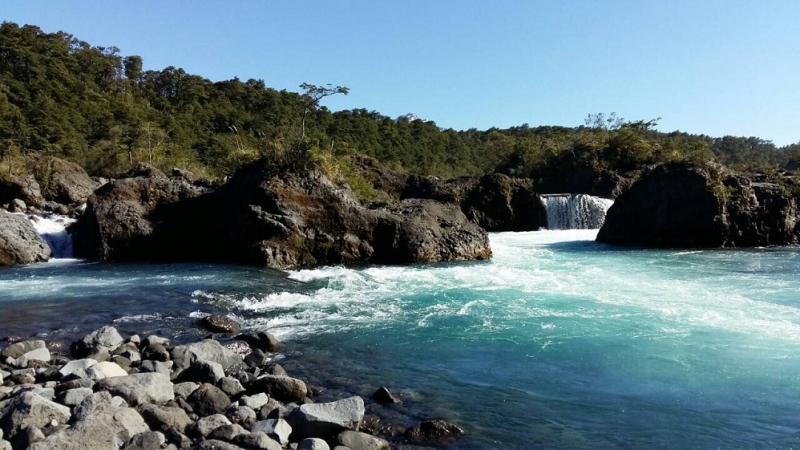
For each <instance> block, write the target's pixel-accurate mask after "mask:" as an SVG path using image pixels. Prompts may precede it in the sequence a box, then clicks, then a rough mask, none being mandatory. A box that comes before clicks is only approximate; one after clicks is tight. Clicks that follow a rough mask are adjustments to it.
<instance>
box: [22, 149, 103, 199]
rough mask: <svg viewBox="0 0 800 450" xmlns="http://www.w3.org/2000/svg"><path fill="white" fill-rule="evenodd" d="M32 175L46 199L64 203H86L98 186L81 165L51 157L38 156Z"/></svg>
mask: <svg viewBox="0 0 800 450" xmlns="http://www.w3.org/2000/svg"><path fill="white" fill-rule="evenodd" d="M34 176H35V177H36V181H38V182H39V185H40V186H41V190H42V196H43V197H44V198H45V199H46V200H50V201H55V202H58V203H61V204H65V205H74V204H80V203H86V200H87V199H88V198H89V196H90V195H92V192H94V190H95V189H96V188H97V187H98V183H96V182H95V181H94V180H92V179H91V178H90V177H89V175H88V174H87V173H86V171H85V170H83V168H82V167H81V166H79V165H77V164H75V163H72V162H69V161H64V160H62V159H58V158H53V157H42V158H40V159H39V160H38V161H37V162H36V164H35V167H34Z"/></svg>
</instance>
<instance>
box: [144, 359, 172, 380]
mask: <svg viewBox="0 0 800 450" xmlns="http://www.w3.org/2000/svg"><path fill="white" fill-rule="evenodd" d="M169 367H170V366H169V364H167V363H166V362H164V361H155V360H152V359H148V360H146V361H143V362H142V364H141V365H140V366H139V372H140V373H141V372H144V373H160V374H162V375H165V376H167V377H171V375H172V371H171V370H169Z"/></svg>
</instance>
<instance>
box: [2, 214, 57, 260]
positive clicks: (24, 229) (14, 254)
mask: <svg viewBox="0 0 800 450" xmlns="http://www.w3.org/2000/svg"><path fill="white" fill-rule="evenodd" d="M51 255H52V252H51V251H50V247H49V246H48V245H47V242H45V240H44V239H42V237H41V236H39V233H37V232H36V229H35V228H34V227H33V224H31V221H30V220H28V219H27V218H25V217H24V216H16V215H13V214H9V213H7V212H5V211H0V266H12V265H15V264H30V263H34V262H44V261H47V260H48V259H50V256H51Z"/></svg>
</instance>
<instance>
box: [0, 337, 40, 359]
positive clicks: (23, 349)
mask: <svg viewBox="0 0 800 450" xmlns="http://www.w3.org/2000/svg"><path fill="white" fill-rule="evenodd" d="M46 347H47V344H45V342H44V341H39V340H37V341H22V342H15V343H13V344H11V345H9V346H8V347H6V348H4V349H3V350H2V351H0V355H3V356H4V357H6V358H19V357H20V356H22V355H24V354H25V353H28V352H30V351H33V350H36V349H40V348H46Z"/></svg>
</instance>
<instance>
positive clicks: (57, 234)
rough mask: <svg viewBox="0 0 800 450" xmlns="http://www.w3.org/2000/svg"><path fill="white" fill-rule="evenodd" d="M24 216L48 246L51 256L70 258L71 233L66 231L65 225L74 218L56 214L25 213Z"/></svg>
mask: <svg viewBox="0 0 800 450" xmlns="http://www.w3.org/2000/svg"><path fill="white" fill-rule="evenodd" d="M26 217H28V219H29V220H30V221H31V223H33V227H34V228H36V231H37V232H38V233H39V235H40V236H42V238H43V239H44V240H45V241H46V242H47V245H49V246H50V250H51V251H52V252H53V258H72V235H70V234H69V233H68V232H67V226H69V225H70V224H71V223H73V222H75V219H72V218H70V217H66V216H59V215H57V214H51V215H48V216H37V215H32V214H26Z"/></svg>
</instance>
